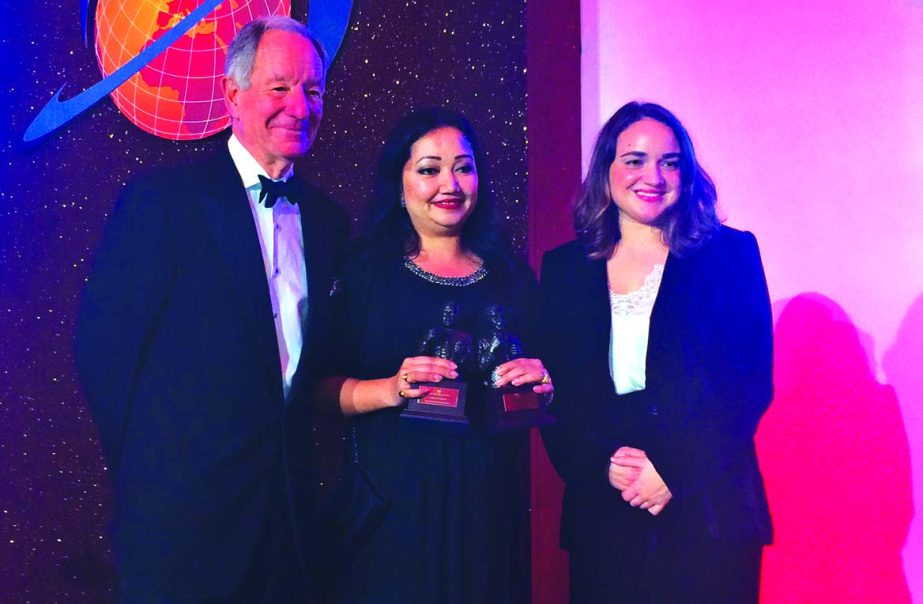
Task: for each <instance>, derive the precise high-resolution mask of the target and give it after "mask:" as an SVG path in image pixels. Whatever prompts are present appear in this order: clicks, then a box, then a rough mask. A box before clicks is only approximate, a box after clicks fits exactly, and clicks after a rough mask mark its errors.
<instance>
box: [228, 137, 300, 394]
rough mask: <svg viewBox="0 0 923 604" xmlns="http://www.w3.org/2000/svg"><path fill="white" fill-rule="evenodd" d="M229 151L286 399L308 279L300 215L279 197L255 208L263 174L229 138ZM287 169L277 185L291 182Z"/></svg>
mask: <svg viewBox="0 0 923 604" xmlns="http://www.w3.org/2000/svg"><path fill="white" fill-rule="evenodd" d="M228 149H229V150H230V152H231V158H232V159H233V160H234V165H235V166H236V167H237V171H238V172H239V173H240V179H241V181H242V182H243V185H244V188H245V189H246V191H247V198H248V199H249V200H250V211H251V213H252V214H253V222H254V223H255V224H256V232H257V235H258V236H259V240H260V248H261V249H262V252H263V266H264V267H265V269H266V281H267V282H268V283H269V296H270V299H271V300H272V315H273V317H274V318H275V324H276V343H277V344H278V346H279V359H280V360H281V374H282V390H283V392H284V394H285V398H286V399H288V397H289V393H290V392H291V388H292V378H293V377H294V375H295V370H296V369H297V368H298V360H299V359H300V358H301V346H302V337H303V333H302V326H303V325H304V322H305V319H306V318H307V316H308V277H307V272H306V268H305V263H304V239H303V236H302V233H301V213H300V211H299V209H298V206H297V205H293V204H291V203H289V202H288V201H287V200H285V199H284V198H282V199H279V200H278V201H277V202H276V204H275V205H274V206H273V207H271V208H267V207H266V206H264V205H263V204H262V203H260V201H259V200H260V190H261V188H262V187H261V185H260V180H259V176H260V175H262V176H265V177H267V178H269V175H268V174H267V173H266V170H264V169H263V167H262V166H261V165H260V164H259V162H257V161H256V159H254V158H253V156H252V155H250V152H249V151H247V150H246V149H245V148H244V146H243V145H242V144H241V142H240V141H239V140H237V137H236V136H234V135H231V138H230V140H228ZM292 174H293V170H292V168H289V169H288V172H287V173H285V174H284V175H283V176H282V178H281V179H280V180H288V179H289V178H291V177H292Z"/></svg>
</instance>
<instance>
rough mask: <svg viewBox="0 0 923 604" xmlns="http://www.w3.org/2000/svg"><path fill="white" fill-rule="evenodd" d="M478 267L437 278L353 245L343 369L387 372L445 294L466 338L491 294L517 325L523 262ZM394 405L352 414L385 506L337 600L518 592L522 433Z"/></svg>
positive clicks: (524, 283) (431, 599)
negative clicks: (476, 274) (459, 280)
mask: <svg viewBox="0 0 923 604" xmlns="http://www.w3.org/2000/svg"><path fill="white" fill-rule="evenodd" d="M484 266H485V268H486V269H487V273H486V275H485V276H483V278H481V279H480V280H477V281H476V282H473V283H467V284H464V285H459V284H454V285H449V284H444V283H437V282H433V281H432V280H430V278H431V277H432V275H421V274H419V273H415V272H413V271H412V270H410V269H409V268H408V267H407V266H406V265H405V261H404V259H403V258H401V257H390V256H388V255H383V254H380V253H378V254H376V253H371V252H369V251H366V252H365V253H361V252H360V253H357V254H355V255H354V256H353V258H352V259H351V261H350V262H349V263H348V264H347V267H346V269H345V270H344V278H343V281H344V292H343V293H344V295H343V299H344V305H345V306H344V309H343V311H344V313H345V315H346V316H345V318H344V319H345V322H344V325H345V329H346V330H347V332H348V333H349V336H348V340H349V341H348V342H347V344H348V346H347V348H348V349H350V353H349V354H348V355H347V356H348V357H349V358H351V360H350V361H349V364H350V365H352V366H351V368H348V369H349V371H348V372H347V373H348V374H349V375H352V376H355V377H359V378H362V379H371V378H381V377H386V376H391V375H393V374H394V373H395V372H396V371H397V369H398V368H399V367H400V365H401V362H402V361H403V359H404V358H405V357H409V356H416V355H417V354H418V350H419V346H420V343H421V340H422V339H423V337H424V335H425V334H426V332H427V331H428V330H430V329H431V328H433V327H436V326H439V325H440V324H441V321H440V317H441V308H442V307H443V306H444V304H445V303H446V302H448V301H454V302H455V303H456V304H457V305H458V307H459V315H458V320H457V322H456V327H458V328H460V329H462V330H464V331H467V332H468V333H471V334H472V335H474V337H475V338H477V337H478V334H479V333H482V332H484V331H485V329H486V326H485V324H484V323H485V318H484V316H485V313H484V311H485V309H486V307H487V306H489V305H492V304H499V305H501V306H503V308H504V309H505V311H506V317H507V321H508V328H509V331H510V332H511V333H518V334H524V332H525V331H527V330H528V325H529V324H530V323H531V320H530V318H529V314H528V313H529V309H530V307H531V301H532V299H533V295H534V293H535V283H534V278H533V276H532V273H531V271H529V269H528V268H527V267H525V266H518V267H514V268H512V269H504V270H497V268H498V267H500V264H499V263H497V264H496V265H493V266H492V265H491V263H490V262H485V265H484ZM524 339H525V338H524ZM525 352H526V353H527V354H528V352H529V350H528V349H527V350H526V351H525ZM399 413H400V410H398V409H386V410H379V411H376V412H373V413H369V414H365V415H362V416H357V417H356V418H354V419H353V421H352V429H353V430H355V437H356V442H357V443H358V450H359V459H360V462H361V465H362V467H363V469H364V470H365V471H366V473H367V474H368V476H369V478H370V480H371V481H372V482H373V483H374V484H375V486H376V487H377V488H378V489H379V490H380V491H381V492H382V494H383V496H384V497H385V498H386V499H388V500H389V501H390V505H391V507H390V509H389V511H388V513H387V515H386V516H385V519H384V521H383V522H382V524H381V525H380V526H378V528H377V529H376V530H375V531H374V532H373V533H372V534H371V536H370V537H369V538H368V539H367V540H366V541H365V542H364V543H362V544H360V545H359V547H358V548H356V550H355V551H353V552H352V553H351V554H350V557H349V559H348V560H347V561H346V564H345V565H344V568H343V569H342V570H343V572H342V575H341V577H340V579H339V581H338V590H337V591H338V598H337V599H338V601H339V602H356V603H359V602H361V603H363V604H368V603H390V602H394V603H400V604H413V603H415V602H418V603H421V604H422V603H426V604H436V603H439V604H451V603H464V604H469V603H476V602H491V603H497V604H502V603H505V602H527V601H529V597H530V596H529V591H530V586H529V564H530V560H529V516H528V514H529V486H528V485H529V482H528V480H529V479H528V468H529V466H528V455H529V450H528V432H526V431H520V432H515V433H511V434H505V435H499V436H497V435H494V436H485V435H477V434H473V433H471V432H470V431H468V432H463V433H452V432H448V431H446V430H445V429H444V428H442V429H441V428H440V426H433V425H432V424H429V423H426V422H421V421H419V420H412V419H407V418H401V417H399ZM350 454H352V452H351V451H350Z"/></svg>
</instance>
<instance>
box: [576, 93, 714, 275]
mask: <svg viewBox="0 0 923 604" xmlns="http://www.w3.org/2000/svg"><path fill="white" fill-rule="evenodd" d="M643 119H652V120H656V121H658V122H660V123H661V124H663V125H665V126H666V127H668V128H669V129H670V130H672V131H673V136H675V137H676V142H677V143H679V153H680V157H679V168H680V194H679V199H677V200H676V203H675V204H673V205H672V206H671V207H669V208H667V210H665V211H664V212H663V214H661V215H660V217H659V218H658V219H657V223H656V224H655V225H654V226H656V227H657V228H659V229H660V230H661V232H662V233H663V239H664V242H665V243H666V244H667V246H668V247H669V248H670V252H672V253H673V254H676V255H678V256H682V255H685V254H688V253H690V252H693V251H695V250H697V249H698V248H699V247H701V246H702V245H703V244H704V243H705V242H706V241H708V239H709V238H710V237H711V236H712V235H714V234H715V233H716V232H717V231H718V227H719V226H721V220H720V219H719V218H718V215H717V212H716V209H715V206H716V204H717V203H718V193H717V191H716V189H715V185H714V183H713V182H712V180H711V178H709V176H708V174H707V173H706V172H705V170H704V169H703V168H702V166H700V165H699V162H698V161H697V160H696V157H695V149H694V148H693V146H692V139H691V138H690V136H689V133H688V132H687V131H686V129H685V128H684V127H683V125H682V123H681V122H680V121H679V119H677V118H676V116H675V115H673V114H672V113H670V112H669V111H668V110H667V109H665V108H664V107H662V106H660V105H657V104H656V103H640V102H637V101H632V102H631V103H628V104H626V105H623V106H622V107H621V108H620V109H619V110H618V111H616V112H615V113H614V114H613V115H612V117H611V118H609V121H607V122H606V124H605V126H603V128H602V130H600V132H599V136H598V137H597V138H596V144H595V146H594V147H593V156H592V158H591V159H590V169H589V170H588V171H587V176H586V179H585V180H584V181H583V184H581V186H580V192H579V193H578V195H577V203H576V204H575V206H574V229H575V230H576V231H577V238H578V239H579V240H580V241H581V242H582V243H583V245H584V247H585V248H586V250H587V256H588V257H589V258H592V259H594V260H600V259H608V258H609V257H610V256H611V255H612V252H613V250H615V244H616V243H618V241H619V239H621V237H622V234H621V232H620V230H619V212H618V208H617V207H616V205H615V203H614V202H613V201H612V196H611V194H610V192H609V168H610V167H611V166H612V162H613V161H615V148H616V144H617V142H618V138H619V135H620V134H622V132H624V131H625V129H626V128H628V127H629V126H631V125H632V124H634V123H635V122H637V121H640V120H643Z"/></svg>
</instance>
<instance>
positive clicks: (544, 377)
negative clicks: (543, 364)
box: [541, 371, 551, 384]
mask: <svg viewBox="0 0 923 604" xmlns="http://www.w3.org/2000/svg"><path fill="white" fill-rule="evenodd" d="M541 383H542V384H550V383H551V376H550V375H548V372H547V371H543V372H542V381H541Z"/></svg>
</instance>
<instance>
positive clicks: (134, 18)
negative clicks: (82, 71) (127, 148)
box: [96, 0, 291, 140]
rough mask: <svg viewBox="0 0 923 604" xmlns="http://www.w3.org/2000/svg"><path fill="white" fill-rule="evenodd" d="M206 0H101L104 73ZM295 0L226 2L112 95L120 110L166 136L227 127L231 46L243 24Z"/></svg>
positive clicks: (188, 136) (287, 8)
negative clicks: (225, 85) (224, 83)
mask: <svg viewBox="0 0 923 604" xmlns="http://www.w3.org/2000/svg"><path fill="white" fill-rule="evenodd" d="M201 3H202V0H160V1H157V0H99V3H98V4H97V7H96V57H97V59H98V60H99V66H100V69H101V70H102V72H103V75H106V76H108V75H109V74H111V73H112V72H113V71H115V70H116V69H118V68H119V67H121V66H122V65H124V64H125V63H126V62H128V61H129V60H131V59H132V58H134V57H135V56H137V55H138V53H140V52H141V51H142V50H144V49H145V48H146V47H147V46H148V45H150V44H151V43H152V42H153V41H155V40H157V39H158V38H159V37H160V36H162V35H163V34H164V33H165V32H167V31H168V30H170V29H171V28H172V27H173V26H174V25H176V24H177V23H178V22H179V21H180V20H181V19H182V18H183V17H185V16H186V15H188V14H189V13H190V12H192V11H193V10H194V9H195V8H197V7H198V6H199V5H200V4H201ZM290 12H291V1H290V0H226V1H225V2H222V3H221V4H220V5H219V6H218V8H216V9H215V10H214V11H212V12H211V13H210V14H209V15H207V16H206V17H205V18H204V19H202V20H201V21H200V22H199V23H198V24H196V26H195V27H193V28H192V29H190V30H189V31H188V32H187V33H186V34H185V35H184V36H182V37H181V38H180V39H179V40H177V41H176V42H175V43H174V44H172V45H171V46H170V47H169V48H167V50H165V51H164V52H163V53H161V54H160V55H158V56H157V57H155V58H154V59H153V60H152V61H151V62H150V63H148V64H147V65H145V66H144V67H143V68H142V69H141V71H139V72H138V73H136V74H135V75H134V76H132V77H131V79H130V80H128V81H127V82H125V83H124V84H122V85H121V86H119V87H118V88H117V89H116V90H115V91H114V92H113V93H112V100H113V101H114V102H115V105H116V107H118V108H119V111H121V112H122V114H123V115H124V116H125V117H127V118H128V119H129V120H131V122H132V123H133V124H135V125H136V126H138V127H139V128H141V129H143V130H146V131H147V132H150V133H151V134H154V135H156V136H159V137H162V138H168V139H172V140H194V139H200V138H205V137H206V136H210V135H212V134H215V133H216V132H220V131H221V130H224V129H225V128H227V126H228V123H229V118H228V114H227V111H226V110H225V107H224V98H223V96H222V94H221V77H222V75H223V74H224V59H225V55H226V54H227V48H228V44H230V42H231V40H233V39H234V35H235V34H236V33H237V32H238V31H239V30H240V28H241V27H243V26H244V25H246V24H247V23H249V22H250V21H252V20H253V19H256V18H257V17H264V16H268V15H288V14H290Z"/></svg>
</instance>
